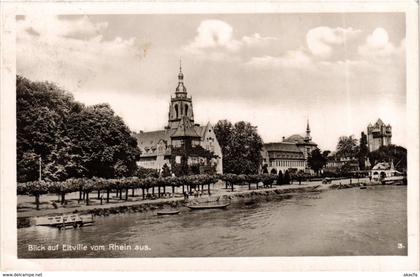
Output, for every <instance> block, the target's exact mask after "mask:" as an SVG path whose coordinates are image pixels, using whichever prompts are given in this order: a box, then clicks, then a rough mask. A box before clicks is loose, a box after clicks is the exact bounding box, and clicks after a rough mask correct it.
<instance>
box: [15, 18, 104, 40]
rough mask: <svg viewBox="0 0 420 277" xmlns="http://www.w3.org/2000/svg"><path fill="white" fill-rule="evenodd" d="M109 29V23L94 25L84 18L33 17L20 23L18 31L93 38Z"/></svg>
mask: <svg viewBox="0 0 420 277" xmlns="http://www.w3.org/2000/svg"><path fill="white" fill-rule="evenodd" d="M107 27H108V23H107V22H99V23H93V22H92V21H91V20H90V19H89V17H87V16H83V17H80V18H77V19H73V20H65V19H61V20H60V19H59V18H58V17H56V16H45V15H43V16H42V17H41V18H40V17H31V16H26V17H25V19H24V20H19V21H18V31H19V32H22V31H29V32H30V31H32V32H35V33H37V34H38V35H48V36H59V37H75V38H78V37H80V38H91V37H95V36H98V35H99V34H101V33H102V31H103V30H105V29H106V28H107Z"/></svg>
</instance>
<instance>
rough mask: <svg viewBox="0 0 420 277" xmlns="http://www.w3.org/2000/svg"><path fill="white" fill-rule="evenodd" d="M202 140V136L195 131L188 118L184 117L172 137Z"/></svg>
mask: <svg viewBox="0 0 420 277" xmlns="http://www.w3.org/2000/svg"><path fill="white" fill-rule="evenodd" d="M186 137H190V138H201V136H200V135H198V134H197V132H196V131H195V128H194V125H193V124H192V123H191V121H190V120H189V119H188V117H187V116H183V117H182V118H181V121H180V122H179V125H178V128H177V129H176V131H175V132H174V133H173V134H172V135H171V138H186Z"/></svg>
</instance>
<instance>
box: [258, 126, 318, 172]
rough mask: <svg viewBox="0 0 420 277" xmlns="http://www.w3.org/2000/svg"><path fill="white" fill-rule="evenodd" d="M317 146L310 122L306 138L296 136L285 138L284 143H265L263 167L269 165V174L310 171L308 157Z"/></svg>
mask: <svg viewBox="0 0 420 277" xmlns="http://www.w3.org/2000/svg"><path fill="white" fill-rule="evenodd" d="M317 146H318V145H317V144H316V143H315V142H313V141H312V137H311V129H310V127H309V121H308V123H307V126H306V134H305V136H302V135H298V134H295V135H292V136H290V137H288V138H283V141H282V142H273V143H265V144H264V147H263V151H262V155H263V165H267V169H268V172H271V173H278V172H279V171H282V172H283V173H284V172H285V171H286V170H289V171H290V170H307V171H308V170H309V169H308V165H307V161H308V157H309V155H310V154H311V152H312V151H313V150H314V149H315V148H317Z"/></svg>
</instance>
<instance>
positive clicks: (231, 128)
mask: <svg viewBox="0 0 420 277" xmlns="http://www.w3.org/2000/svg"><path fill="white" fill-rule="evenodd" d="M214 132H215V134H216V137H217V140H218V142H219V144H220V146H221V148H222V154H223V172H225V173H234V174H256V173H258V170H259V168H260V166H261V163H262V155H261V150H262V147H263V142H262V139H261V137H260V135H259V134H258V132H257V127H255V126H252V125H251V124H250V123H249V122H244V121H240V122H237V123H235V124H234V125H232V123H230V122H228V121H226V120H222V121H219V122H217V124H216V126H215V127H214Z"/></svg>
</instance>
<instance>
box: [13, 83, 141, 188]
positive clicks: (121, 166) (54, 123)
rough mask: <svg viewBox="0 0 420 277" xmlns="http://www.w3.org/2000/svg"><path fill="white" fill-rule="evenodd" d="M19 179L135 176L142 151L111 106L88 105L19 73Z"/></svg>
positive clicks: (22, 180)
mask: <svg viewBox="0 0 420 277" xmlns="http://www.w3.org/2000/svg"><path fill="white" fill-rule="evenodd" d="M16 80H17V81H16V110H17V114H16V119H17V172H18V181H19V182H25V181H31V180H36V179H37V178H38V165H39V163H38V159H39V158H40V157H41V158H42V178H43V180H46V181H61V180H65V179H68V178H72V177H75V178H81V177H93V176H97V177H105V178H113V177H121V176H130V175H132V174H134V172H135V171H136V170H137V164H136V162H137V160H139V158H140V150H139V149H138V147H137V140H136V139H135V138H134V137H132V136H131V132H130V130H129V129H128V127H127V126H126V125H125V123H124V122H123V120H122V119H121V118H120V117H119V116H116V115H114V112H113V110H112V109H111V108H110V107H109V105H107V104H101V105H94V106H88V107H85V106H84V105H83V104H81V103H78V102H76V101H75V100H74V99H73V96H72V95H71V94H70V93H68V92H66V91H64V90H63V89H61V88H59V87H58V86H56V85H54V84H51V83H48V82H31V81H30V80H28V79H26V78H24V77H21V76H17V79H16Z"/></svg>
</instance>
